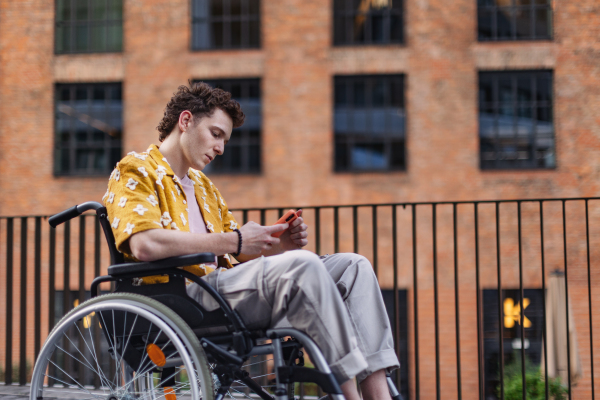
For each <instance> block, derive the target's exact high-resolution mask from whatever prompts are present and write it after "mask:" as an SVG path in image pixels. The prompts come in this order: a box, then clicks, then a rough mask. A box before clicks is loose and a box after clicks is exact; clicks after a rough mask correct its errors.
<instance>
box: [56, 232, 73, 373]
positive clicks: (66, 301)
mask: <svg viewBox="0 0 600 400" xmlns="http://www.w3.org/2000/svg"><path fill="white" fill-rule="evenodd" d="M64 226H65V230H64V231H63V309H62V312H63V314H62V315H63V316H64V315H66V314H67V312H69V309H70V308H69V306H70V303H71V276H70V275H71V221H66V222H65V223H64ZM68 345H69V344H68V342H67V338H66V337H65V338H64V339H63V348H67V346H68ZM57 361H58V360H57ZM69 361H70V360H69V359H68V357H65V358H64V359H63V363H64V364H63V366H62V369H63V370H64V371H67V372H69V371H70V370H71V368H70V367H71V363H70V362H69Z"/></svg>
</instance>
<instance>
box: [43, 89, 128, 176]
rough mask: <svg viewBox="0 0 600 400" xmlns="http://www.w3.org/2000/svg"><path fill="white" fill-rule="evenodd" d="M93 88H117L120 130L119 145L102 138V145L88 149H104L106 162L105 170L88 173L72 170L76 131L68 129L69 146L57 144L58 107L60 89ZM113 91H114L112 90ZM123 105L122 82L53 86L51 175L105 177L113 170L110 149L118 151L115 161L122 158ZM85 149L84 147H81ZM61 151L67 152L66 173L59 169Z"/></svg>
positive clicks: (87, 141)
mask: <svg viewBox="0 0 600 400" xmlns="http://www.w3.org/2000/svg"><path fill="white" fill-rule="evenodd" d="M95 86H104V87H107V86H113V87H115V88H116V87H117V86H118V87H119V88H118V90H119V91H120V92H121V100H120V101H121V117H120V118H121V130H120V140H119V145H118V146H117V145H111V142H110V140H109V139H108V138H106V137H104V138H103V140H102V145H98V146H90V147H89V148H90V149H104V151H105V155H104V157H105V162H106V168H105V169H102V170H100V169H98V170H93V169H92V170H88V171H83V170H77V169H76V168H74V165H75V164H76V157H75V155H74V152H75V151H76V150H77V149H78V146H77V143H76V139H75V138H74V136H75V134H76V131H75V130H74V129H73V127H71V128H70V131H69V136H70V137H69V144H68V145H66V146H61V145H60V142H59V137H58V134H59V132H58V129H57V128H58V105H59V102H60V89H62V88H65V87H67V88H69V90H71V91H73V90H77V88H78V87H86V88H87V90H88V91H89V90H94V87H95ZM113 90H114V89H113ZM72 100H73V97H71V98H70V101H72ZM109 100H110V99H108V98H105V99H104V101H105V103H108V101H109ZM87 101H88V102H89V101H90V98H89V97H88V99H87ZM106 105H107V104H106ZM124 108H125V107H124V104H123V84H122V82H76V83H69V82H67V83H64V82H56V83H55V84H54V109H53V113H54V123H53V132H54V141H53V148H52V160H53V174H54V176H55V177H76V178H77V177H78V178H81V177H103V176H107V175H108V174H109V173H110V172H111V171H112V170H113V168H114V165H113V164H112V163H111V155H110V152H111V150H112V149H119V153H120V154H119V157H117V158H118V160H117V161H119V160H120V159H121V158H122V157H123V122H124V118H123V113H124ZM100 122H103V123H106V122H104V121H100ZM86 134H88V135H89V134H90V132H89V128H88V130H87V132H86ZM89 142H90V140H89V137H88V139H87V140H86V143H89ZM83 147H84V148H85V146H83ZM62 149H67V151H68V152H69V164H70V166H69V171H67V172H61V168H60V162H61V158H60V157H61V156H60V155H59V154H58V152H59V151H60V150H62Z"/></svg>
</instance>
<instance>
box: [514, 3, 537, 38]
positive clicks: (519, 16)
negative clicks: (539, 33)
mask: <svg viewBox="0 0 600 400" xmlns="http://www.w3.org/2000/svg"><path fill="white" fill-rule="evenodd" d="M515 17H516V26H515V29H516V35H517V39H530V38H533V37H534V35H533V26H532V24H531V9H529V7H527V8H521V9H518V10H517V11H516V12H515Z"/></svg>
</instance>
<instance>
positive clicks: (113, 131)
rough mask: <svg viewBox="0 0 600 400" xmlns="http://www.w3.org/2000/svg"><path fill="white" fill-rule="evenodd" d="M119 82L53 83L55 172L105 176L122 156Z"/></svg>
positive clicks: (121, 114)
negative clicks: (54, 100) (54, 86)
mask: <svg viewBox="0 0 600 400" xmlns="http://www.w3.org/2000/svg"><path fill="white" fill-rule="evenodd" d="M121 98H122V95H121V84H120V83H104V84H98V83H93V84H79V83H78V84H58V85H56V103H55V104H56V110H55V115H56V122H55V124H56V125H55V135H56V136H55V146H54V155H55V162H54V170H55V173H56V175H104V174H107V173H110V171H111V170H112V169H113V168H114V166H115V164H116V163H117V162H118V161H119V160H120V159H121V135H122V129H123V103H122V100H121Z"/></svg>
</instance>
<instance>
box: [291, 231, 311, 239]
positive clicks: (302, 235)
mask: <svg viewBox="0 0 600 400" xmlns="http://www.w3.org/2000/svg"><path fill="white" fill-rule="evenodd" d="M307 237H308V232H306V231H302V232H297V233H292V234H291V235H290V239H292V240H296V239H304V238H307Z"/></svg>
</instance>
